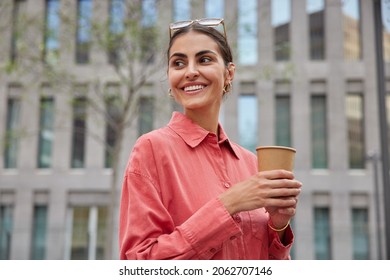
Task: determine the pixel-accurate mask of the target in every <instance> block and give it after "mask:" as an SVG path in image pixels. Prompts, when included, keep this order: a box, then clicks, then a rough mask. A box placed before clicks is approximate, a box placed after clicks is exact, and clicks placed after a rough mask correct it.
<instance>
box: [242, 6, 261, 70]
mask: <svg viewBox="0 0 390 280" xmlns="http://www.w3.org/2000/svg"><path fill="white" fill-rule="evenodd" d="M257 17H258V15H257V1H256V0H245V1H244V0H239V1H238V61H239V63H240V64H243V65H253V64H256V63H257V59H258V52H257V44H258V42H257V38H258V36H257V20H258V19H257Z"/></svg>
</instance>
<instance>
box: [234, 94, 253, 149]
mask: <svg viewBox="0 0 390 280" xmlns="http://www.w3.org/2000/svg"><path fill="white" fill-rule="evenodd" d="M257 128H258V113H257V96H256V95H255V94H241V95H240V96H239V98H238V135H239V143H240V145H242V146H243V147H245V148H246V149H248V150H250V151H252V152H254V153H255V152H256V147H257V143H258V141H257V133H258V131H257Z"/></svg>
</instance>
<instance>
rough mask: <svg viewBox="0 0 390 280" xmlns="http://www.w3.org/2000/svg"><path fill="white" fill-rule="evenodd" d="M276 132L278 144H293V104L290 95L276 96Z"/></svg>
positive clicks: (288, 145)
mask: <svg viewBox="0 0 390 280" xmlns="http://www.w3.org/2000/svg"><path fill="white" fill-rule="evenodd" d="M275 104H276V110H275V112H276V116H275V132H276V137H275V139H276V145H278V146H287V147H290V146H291V121H290V120H291V112H290V111H291V109H290V107H291V105H290V96H288V95H277V96H276V102H275Z"/></svg>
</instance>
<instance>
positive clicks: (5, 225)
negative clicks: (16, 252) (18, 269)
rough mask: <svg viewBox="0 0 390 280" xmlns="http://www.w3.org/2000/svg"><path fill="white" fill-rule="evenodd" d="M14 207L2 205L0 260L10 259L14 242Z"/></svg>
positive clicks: (0, 207)
mask: <svg viewBox="0 0 390 280" xmlns="http://www.w3.org/2000/svg"><path fill="white" fill-rule="evenodd" d="M12 215H13V207H12V206H10V205H0V260H9V259H10V254H11V244H12Z"/></svg>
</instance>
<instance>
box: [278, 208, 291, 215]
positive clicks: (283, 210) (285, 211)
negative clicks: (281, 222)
mask: <svg viewBox="0 0 390 280" xmlns="http://www.w3.org/2000/svg"><path fill="white" fill-rule="evenodd" d="M277 211H278V213H279V214H282V215H287V216H295V213H296V208H294V207H287V208H278V209H277Z"/></svg>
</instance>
